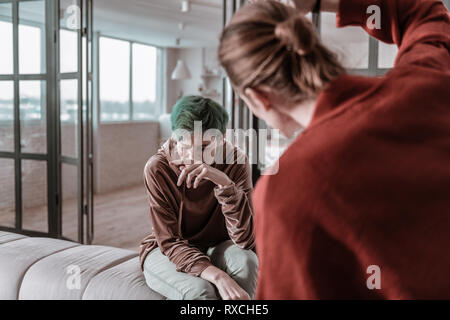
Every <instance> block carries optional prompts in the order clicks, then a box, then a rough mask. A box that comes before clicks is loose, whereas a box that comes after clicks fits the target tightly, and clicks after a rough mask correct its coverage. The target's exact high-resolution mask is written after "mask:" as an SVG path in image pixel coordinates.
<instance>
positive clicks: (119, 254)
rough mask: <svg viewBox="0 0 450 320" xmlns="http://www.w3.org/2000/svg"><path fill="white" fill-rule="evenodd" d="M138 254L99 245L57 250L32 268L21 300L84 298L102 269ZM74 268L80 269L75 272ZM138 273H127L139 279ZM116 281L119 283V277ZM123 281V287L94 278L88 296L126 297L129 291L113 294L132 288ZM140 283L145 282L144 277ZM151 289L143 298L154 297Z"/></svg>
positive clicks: (100, 275)
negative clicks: (97, 291)
mask: <svg viewBox="0 0 450 320" xmlns="http://www.w3.org/2000/svg"><path fill="white" fill-rule="evenodd" d="M136 257H137V253H136V252H133V251H129V250H124V249H118V248H112V247H105V246H96V245H90V246H77V247H74V248H70V249H67V250H64V251H60V252H57V253H55V254H53V255H50V256H48V257H46V258H44V259H41V260H40V261H38V262H36V263H35V264H34V265H33V266H31V267H30V269H29V270H28V271H27V273H26V275H25V277H24V279H23V282H22V287H21V289H20V293H19V299H82V298H83V297H84V292H85V291H86V289H87V287H88V285H89V283H90V282H91V280H93V279H94V278H95V277H96V276H99V277H100V279H101V278H102V277H103V275H102V273H103V272H107V271H108V270H109V269H111V268H114V267H116V266H118V265H120V264H122V263H124V262H126V261H129V260H134V259H133V258H136ZM130 263H132V262H130ZM136 266H138V267H139V263H138V262H136ZM70 268H71V270H70ZM74 268H76V269H77V270H76V271H75V272H74V270H75V269H74ZM115 270H121V269H120V268H118V269H115ZM132 271H133V272H136V271H138V270H136V269H135V270H132ZM76 274H79V287H77V284H76V281H75V282H74V279H75V278H74V276H76ZM108 274H111V275H112V274H114V270H113V271H111V270H110V271H109V272H108V273H107V274H106V275H105V277H106V278H107V279H108ZM139 275H140V272H139V273H138V274H135V275H134V276H133V275H128V278H129V279H133V278H139ZM123 279H127V277H124V274H123V273H122V280H123ZM109 280H111V279H109ZM141 281H142V279H141ZM113 282H114V284H119V283H120V279H117V280H116V281H113ZM120 284H121V288H116V287H115V286H114V285H113V283H110V284H99V283H98V281H97V280H95V281H94V284H93V285H91V286H90V289H89V291H88V294H87V297H88V298H89V299H103V298H105V297H108V296H109V297H112V296H117V297H119V296H121V298H123V299H125V298H126V296H125V295H127V293H125V294H124V295H121V293H120V292H116V293H114V292H113V291H120V290H124V289H125V288H126V291H127V292H128V293H129V292H130V291H131V290H132V288H130V287H129V285H130V283H126V282H122V283H120ZM141 284H145V280H143V283H141ZM97 288H98V289H99V290H100V291H99V295H97V294H96V292H95V289H97ZM141 291H142V290H141ZM149 291H150V289H147V291H146V295H145V297H143V298H144V299H145V298H150V297H154V296H153V295H151V293H150V292H149ZM135 294H138V293H137V292H136V293H135Z"/></svg>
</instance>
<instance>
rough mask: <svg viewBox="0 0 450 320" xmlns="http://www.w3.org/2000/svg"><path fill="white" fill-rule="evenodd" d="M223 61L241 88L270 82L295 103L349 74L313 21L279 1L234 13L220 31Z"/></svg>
mask: <svg viewBox="0 0 450 320" xmlns="http://www.w3.org/2000/svg"><path fill="white" fill-rule="evenodd" d="M219 60H220V62H221V64H222V66H223V67H224V69H225V70H226V72H227V74H228V76H229V77H230V80H231V82H232V84H233V86H234V87H235V88H236V89H238V90H239V91H240V92H243V90H244V89H245V88H254V87H256V86H258V85H267V86H269V87H271V88H273V89H275V90H277V92H278V93H279V94H280V95H283V96H285V97H289V100H290V101H293V102H300V101H302V100H305V99H308V98H313V97H315V96H316V95H317V94H318V93H319V92H320V91H321V90H322V89H323V87H324V85H325V84H326V83H327V82H329V81H330V80H332V79H333V78H335V77H337V76H338V75H340V74H342V73H344V68H343V67H342V65H341V64H340V63H339V62H338V60H337V57H336V55H335V54H334V53H332V52H331V51H330V50H328V49H327V48H326V47H325V46H324V45H323V44H322V43H321V42H320V39H319V37H318V35H317V33H316V30H315V28H314V26H313V25H312V23H311V22H310V21H309V20H308V19H307V18H306V17H305V16H303V15H302V14H300V13H298V12H297V11H296V10H295V9H294V8H291V7H288V6H286V5H283V4H281V3H280V2H277V1H258V2H256V3H252V4H249V5H246V6H244V7H243V8H242V9H240V10H239V11H238V12H237V13H236V14H235V15H234V16H233V18H232V19H231V21H230V23H229V24H228V25H227V26H226V28H225V29H224V30H223V32H222V35H221V39H220V46H219Z"/></svg>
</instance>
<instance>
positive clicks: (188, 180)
mask: <svg viewBox="0 0 450 320" xmlns="http://www.w3.org/2000/svg"><path fill="white" fill-rule="evenodd" d="M202 170H203V167H202V166H198V167H197V168H195V169H194V170H192V171H191V172H189V174H188V175H187V178H186V185H187V187H188V188H190V187H191V184H192V179H193V178H194V177H195V176H197V175H198V174H200V172H202Z"/></svg>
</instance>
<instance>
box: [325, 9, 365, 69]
mask: <svg viewBox="0 0 450 320" xmlns="http://www.w3.org/2000/svg"><path fill="white" fill-rule="evenodd" d="M321 36H322V41H323V43H324V44H325V45H326V46H327V47H328V48H330V49H331V50H332V51H333V52H336V53H337V55H338V57H339V60H340V61H341V63H342V64H343V65H344V67H346V68H348V69H367V68H368V67H369V35H368V34H367V33H366V32H365V31H364V30H363V29H362V28H360V27H345V28H336V14H335V13H329V12H322V13H321Z"/></svg>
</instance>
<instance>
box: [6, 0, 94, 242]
mask: <svg viewBox="0 0 450 320" xmlns="http://www.w3.org/2000/svg"><path fill="white" fill-rule="evenodd" d="M91 25H92V1H91V0H78V1H67V0H66V1H64V0H60V1H54V0H9V1H5V0H0V41H1V43H2V50H1V52H0V177H1V181H2V183H1V187H0V188H1V192H0V230H5V231H12V232H18V233H23V234H27V235H31V236H51V237H56V238H65V239H70V240H75V241H78V242H90V241H91V240H92V235H93V229H92V219H93V215H92V207H93V202H92V155H93V154H92V103H91V101H92V99H91V97H90V96H91V92H92V90H91V86H92V83H91V76H90V72H91V61H92V59H91V45H90V43H91V41H92V28H91ZM66 204H68V205H67V206H66Z"/></svg>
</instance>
